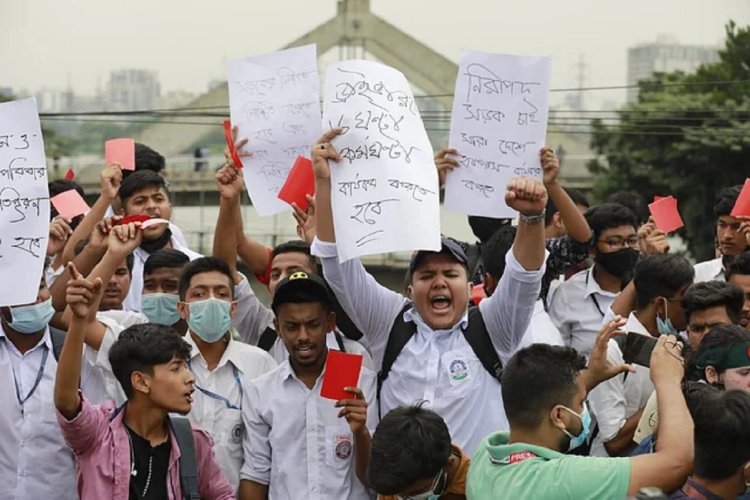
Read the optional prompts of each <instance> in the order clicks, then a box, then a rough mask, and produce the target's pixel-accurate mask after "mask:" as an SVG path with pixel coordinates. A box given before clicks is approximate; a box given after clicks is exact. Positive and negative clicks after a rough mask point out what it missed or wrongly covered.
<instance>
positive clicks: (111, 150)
mask: <svg viewBox="0 0 750 500" xmlns="http://www.w3.org/2000/svg"><path fill="white" fill-rule="evenodd" d="M104 158H105V160H106V162H107V165H111V164H112V163H117V164H118V165H120V167H121V168H122V169H123V170H135V141H134V140H133V139H126V138H122V139H110V140H108V141H106V142H105V143H104Z"/></svg>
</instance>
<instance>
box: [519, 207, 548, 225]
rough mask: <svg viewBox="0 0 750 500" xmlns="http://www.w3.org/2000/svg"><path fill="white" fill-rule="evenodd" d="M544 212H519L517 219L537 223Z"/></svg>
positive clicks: (542, 217) (542, 218)
mask: <svg viewBox="0 0 750 500" xmlns="http://www.w3.org/2000/svg"><path fill="white" fill-rule="evenodd" d="M544 212H545V211H544V210H542V212H541V213H539V214H534V215H526V214H522V213H519V214H518V220H519V221H521V222H524V223H526V224H539V223H540V222H542V221H543V220H544Z"/></svg>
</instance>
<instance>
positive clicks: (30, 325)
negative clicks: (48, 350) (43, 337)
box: [8, 298, 55, 334]
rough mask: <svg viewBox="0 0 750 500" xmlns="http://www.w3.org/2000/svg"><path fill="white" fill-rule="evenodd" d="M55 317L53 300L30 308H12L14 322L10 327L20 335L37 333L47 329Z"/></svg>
mask: <svg viewBox="0 0 750 500" xmlns="http://www.w3.org/2000/svg"><path fill="white" fill-rule="evenodd" d="M54 315H55V309H54V308H53V307H52V299H51V298H49V299H47V300H45V301H44V302H39V303H38V304H31V305H30V306H17V307H11V308H10V316H11V318H12V321H11V322H9V323H8V325H10V327H11V328H13V329H14V330H15V331H17V332H18V333H26V334H32V333H37V332H39V331H41V330H44V329H45V328H46V327H47V325H48V324H49V321H50V320H51V319H52V316H54Z"/></svg>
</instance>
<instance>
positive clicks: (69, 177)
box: [65, 168, 76, 181]
mask: <svg viewBox="0 0 750 500" xmlns="http://www.w3.org/2000/svg"><path fill="white" fill-rule="evenodd" d="M75 178H76V173H75V172H74V171H73V169H72V168H69V169H68V171H67V172H65V180H66V181H72V180H73V179H75Z"/></svg>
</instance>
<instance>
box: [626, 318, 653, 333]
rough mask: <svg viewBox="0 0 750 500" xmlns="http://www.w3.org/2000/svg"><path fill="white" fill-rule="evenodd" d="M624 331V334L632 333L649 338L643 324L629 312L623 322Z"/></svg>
mask: <svg viewBox="0 0 750 500" xmlns="http://www.w3.org/2000/svg"><path fill="white" fill-rule="evenodd" d="M625 331H626V332H633V333H640V334H641V335H646V336H648V337H651V336H652V335H651V332H649V331H648V330H647V329H646V327H645V326H643V323H641V321H640V320H639V319H638V318H636V316H635V313H634V312H631V313H630V315H629V316H628V320H627V321H626V322H625Z"/></svg>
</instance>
